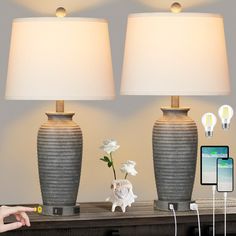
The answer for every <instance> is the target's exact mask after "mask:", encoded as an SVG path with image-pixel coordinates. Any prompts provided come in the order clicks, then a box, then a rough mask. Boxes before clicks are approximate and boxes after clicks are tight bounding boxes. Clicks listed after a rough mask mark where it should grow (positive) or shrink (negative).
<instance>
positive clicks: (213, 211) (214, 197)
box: [212, 185, 216, 236]
mask: <svg viewBox="0 0 236 236" xmlns="http://www.w3.org/2000/svg"><path fill="white" fill-rule="evenodd" d="M215 200H216V186H215V185H213V186H212V216H213V229H212V231H213V236H215V232H216V231H215Z"/></svg>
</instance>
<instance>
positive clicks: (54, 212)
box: [42, 205, 80, 216]
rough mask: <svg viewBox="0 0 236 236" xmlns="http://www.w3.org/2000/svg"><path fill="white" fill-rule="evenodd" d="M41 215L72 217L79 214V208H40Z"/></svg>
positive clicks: (77, 206)
mask: <svg viewBox="0 0 236 236" xmlns="http://www.w3.org/2000/svg"><path fill="white" fill-rule="evenodd" d="M42 214H43V215H48V216H73V215H78V214H80V206H79V205H76V206H42Z"/></svg>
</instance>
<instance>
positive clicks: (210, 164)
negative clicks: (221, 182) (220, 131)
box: [200, 146, 229, 185]
mask: <svg viewBox="0 0 236 236" xmlns="http://www.w3.org/2000/svg"><path fill="white" fill-rule="evenodd" d="M228 157H229V147H228V146H201V171H200V172H201V184H202V185H216V184H217V173H216V169H217V168H216V165H217V158H224V159H226V158H228Z"/></svg>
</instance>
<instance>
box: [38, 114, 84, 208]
mask: <svg viewBox="0 0 236 236" xmlns="http://www.w3.org/2000/svg"><path fill="white" fill-rule="evenodd" d="M73 115H74V114H73V113H47V116H48V121H47V122H46V123H45V124H43V125H42V126H41V128H40V129H39V132H38V147H37V148H38V167H39V177H40V184H41V192H42V198H43V205H45V206H51V207H53V206H61V207H64V206H65V207H67V206H69V207H70V206H72V207H73V206H75V205H76V199H77V194H78V188H79V183H80V173H81V163H82V142H83V138H82V132H81V129H80V127H79V126H78V125H77V124H76V123H75V122H74V121H73V120H72V117H73Z"/></svg>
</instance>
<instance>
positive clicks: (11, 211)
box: [2, 206, 34, 218]
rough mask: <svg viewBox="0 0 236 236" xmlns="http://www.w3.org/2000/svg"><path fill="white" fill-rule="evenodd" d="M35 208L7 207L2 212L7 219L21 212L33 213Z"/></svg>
mask: <svg viewBox="0 0 236 236" xmlns="http://www.w3.org/2000/svg"><path fill="white" fill-rule="evenodd" d="M33 211H34V208H30V207H21V206H17V207H6V208H5V209H4V211H3V212H2V216H3V218H4V217H7V216H9V215H13V214H16V213H19V212H33Z"/></svg>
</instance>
